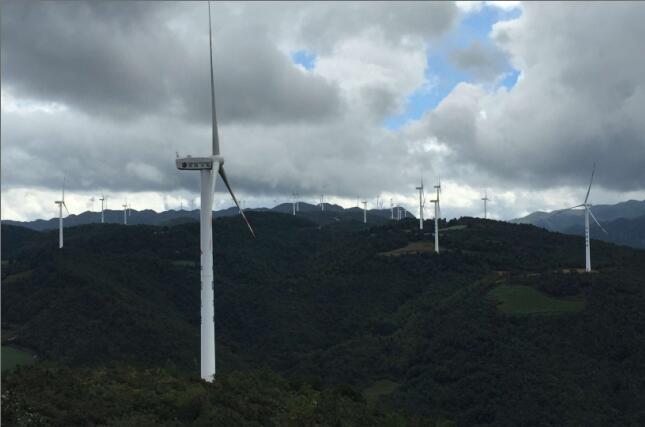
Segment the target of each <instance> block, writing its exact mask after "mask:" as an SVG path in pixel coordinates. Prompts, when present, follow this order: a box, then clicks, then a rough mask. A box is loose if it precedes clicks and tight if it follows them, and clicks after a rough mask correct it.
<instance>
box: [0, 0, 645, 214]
mask: <svg viewBox="0 0 645 427" xmlns="http://www.w3.org/2000/svg"><path fill="white" fill-rule="evenodd" d="M479 7H480V9H481V8H482V7H484V6H481V5H480V6H479ZM486 7H490V6H486ZM467 13H479V12H478V11H477V10H473V11H470V12H464V11H463V7H462V8H461V10H460V8H458V7H457V6H456V5H455V4H453V3H449V2H432V3H426V2H410V3H400V2H399V3H391V2H387V3H386V2H376V3H374V4H371V3H277V4H273V3H220V2H217V3H214V4H213V29H214V37H213V40H214V65H215V70H214V71H215V79H216V83H215V85H216V97H217V108H218V118H219V121H220V134H221V135H220V137H221V141H222V151H223V154H224V155H225V158H226V162H227V167H228V168H227V169H228V173H229V174H230V175H231V179H232V181H233V184H234V186H235V187H236V189H238V191H240V192H241V193H243V194H245V195H246V197H248V198H249V199H250V200H252V199H255V200H257V201H258V203H260V201H261V200H262V201H265V200H272V199H274V198H276V197H277V198H279V197H285V196H287V195H288V194H290V193H291V192H293V191H297V192H299V193H300V194H303V195H309V196H313V195H315V194H318V193H319V192H320V191H322V189H324V191H325V192H326V193H328V194H333V195H335V196H336V197H338V200H348V201H349V200H354V199H355V197H357V196H359V195H361V196H363V197H367V195H373V196H375V195H376V194H377V193H379V192H383V193H387V194H391V195H392V196H393V197H397V198H398V199H399V200H408V199H409V203H412V204H413V203H414V194H413V188H414V185H415V183H416V181H418V179H419V177H420V176H422V175H425V176H426V179H427V180H430V179H435V178H436V177H437V176H438V175H441V176H442V177H443V179H444V180H446V181H448V182H451V183H452V188H453V195H454V198H453V197H452V196H447V197H446V203H447V204H448V203H451V204H452V205H453V207H454V212H456V213H457V212H458V213H460V214H461V213H463V212H466V211H467V209H471V208H470V206H475V205H472V203H475V202H472V201H470V199H471V198H475V199H476V197H474V192H477V191H483V188H484V187H488V188H492V189H493V191H496V192H497V194H499V195H500V197H499V203H500V210H502V207H503V209H504V210H505V211H506V212H508V213H507V214H505V215H503V216H504V217H509V216H514V214H517V213H519V212H523V211H525V210H527V209H528V208H529V206H533V205H534V202H530V200H531V196H530V195H531V194H536V200H548V194H549V193H548V192H549V191H550V192H551V193H550V194H553V195H554V199H555V201H554V203H559V202H561V201H562V202H564V199H565V198H568V197H570V193H569V192H568V190H567V191H564V190H562V189H571V188H576V187H584V186H586V182H587V180H588V176H589V173H590V168H591V165H592V163H593V162H594V161H597V162H598V163H599V166H598V167H599V172H598V185H599V186H600V187H603V188H604V189H605V190H602V191H613V192H615V193H616V194H623V195H628V194H629V195H634V194H636V195H638V194H641V192H643V194H645V172H644V171H643V170H644V169H645V168H643V165H644V164H645V124H644V121H643V120H642V117H645V77H643V76H645V57H643V55H642V54H641V53H640V51H641V50H642V47H641V46H640V45H639V42H640V40H644V39H645V27H643V26H642V25H641V22H642V19H643V18H645V6H644V5H642V4H640V3H618V4H615V3H612V4H609V3H593V4H586V5H584V6H583V5H578V4H557V3H546V4H532V3H530V4H525V5H523V7H522V14H521V16H520V17H519V18H517V19H514V20H511V21H502V22H499V23H497V24H496V25H495V26H494V28H493V30H492V32H491V34H490V37H491V40H492V43H484V41H477V40H474V41H471V42H470V43H469V44H467V45H466V46H464V47H459V48H455V49H454V51H453V52H452V53H451V54H450V55H449V58H450V60H451V61H453V62H454V63H455V65H457V66H458V67H460V68H462V69H465V70H467V71H469V73H470V75H472V79H470V80H468V81H464V82H462V83H460V84H459V85H457V86H456V87H455V88H454V90H453V91H452V92H451V93H450V94H449V95H448V96H446V98H445V99H444V100H443V101H442V102H441V103H440V104H439V106H438V107H437V108H436V109H434V110H432V111H428V112H426V113H425V114H424V115H423V116H422V117H421V118H420V119H418V120H410V121H409V122H408V124H407V125H406V126H404V127H402V128H401V129H399V130H389V129H387V128H385V127H384V126H383V123H384V121H385V120H386V119H387V118H388V117H390V116H393V115H397V114H401V113H402V112H403V111H404V109H405V106H406V102H408V98H409V97H410V96H411V95H412V94H413V93H415V92H416V91H419V90H421V89H423V88H430V89H429V90H432V89H431V88H432V85H431V82H430V81H429V80H428V79H429V77H428V76H433V78H439V79H441V78H442V76H441V75H439V76H434V75H433V70H432V69H430V68H429V67H428V50H429V48H431V47H436V46H440V45H441V43H443V40H444V39H445V37H447V36H448V35H450V34H451V33H453V32H454V31H457V28H458V22H459V21H460V20H461V19H463V18H464V16H466V15H465V14H467ZM1 20H2V21H1V43H2V46H1V47H2V58H1V59H2V185H3V217H6V215H8V213H7V212H9V213H11V214H12V215H18V216H20V215H22V216H31V215H35V214H32V213H29V214H27V213H26V211H24V212H23V211H21V209H20V208H19V207H16V205H17V204H20V194H24V193H25V192H26V191H32V190H33V191H36V190H37V191H41V192H42V191H52V192H57V191H58V188H59V187H60V182H61V181H62V176H63V174H65V175H66V176H67V177H68V178H67V179H68V183H69V188H70V191H72V192H73V191H76V192H79V193H83V194H87V195H89V194H91V193H93V192H94V193H96V192H100V191H111V192H114V193H116V192H118V193H119V194H126V193H141V194H144V193H145V194H152V193H155V192H156V193H159V194H173V193H177V194H179V193H181V194H188V193H187V192H196V190H197V188H198V184H197V176H195V175H196V174H190V173H179V172H178V171H176V170H175V169H174V164H173V159H174V156H175V152H177V151H178V152H180V154H193V155H204V154H208V152H207V150H208V148H209V143H208V141H209V140H210V126H209V123H210V122H209V121H210V100H209V87H208V84H209V83H208V82H209V75H208V33H207V31H208V27H207V22H208V21H207V9H206V5H205V4H204V3H183V2H179V3H169V2H159V3H156V2H127V3H126V2H99V3H94V2H90V3H81V2H51V3H48V2H38V3H36V2H21V1H6V2H4V3H3V13H2V15H1ZM491 46H492V47H491ZM295 51H306V52H309V53H310V54H311V55H314V56H315V58H316V61H315V66H314V67H313V68H312V69H311V70H307V69H304V68H303V67H302V66H299V65H297V64H294V63H293V61H292V59H291V54H292V53H293V52H295ZM508 61H510V63H511V64H512V66H513V67H514V68H515V69H516V70H518V71H519V72H520V79H519V81H518V83H517V84H516V85H515V86H514V87H513V88H512V89H510V90H507V89H505V88H503V87H499V85H498V82H499V78H500V73H502V72H503V71H504V67H505V64H506V63H507V62H508ZM33 191H32V192H33ZM21 192H22V193H21ZM539 194H543V195H544V196H543V198H542V196H539ZM565 194H566V197H565ZM598 194H605V193H602V192H601V191H600V190H599V192H598ZM606 194H609V193H606ZM84 197H85V196H84ZM186 197H187V196H186ZM150 200H152V199H150ZM5 203H7V204H9V205H12V206H10V207H9V208H10V210H7V209H5V206H4V205H5ZM43 203H45V202H43ZM502 203H503V205H502ZM43 206H47V205H43ZM462 207H463V210H460V209H462ZM536 207H539V206H536ZM30 209H31V208H30ZM443 210H444V211H446V212H449V211H450V208H448V209H443ZM21 212H22V213H21ZM30 212H35V211H34V210H33V209H32V210H30ZM474 213H475V212H473V214H474Z"/></svg>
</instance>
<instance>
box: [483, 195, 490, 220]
mask: <svg viewBox="0 0 645 427" xmlns="http://www.w3.org/2000/svg"><path fill="white" fill-rule="evenodd" d="M482 200H483V201H484V219H486V217H487V216H488V212H487V211H486V202H488V201H489V200H490V199H489V198H488V190H486V191H485V192H484V198H483V199H482Z"/></svg>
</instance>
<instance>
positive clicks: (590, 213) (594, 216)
mask: <svg viewBox="0 0 645 427" xmlns="http://www.w3.org/2000/svg"><path fill="white" fill-rule="evenodd" d="M589 215H591V217H592V218H593V220H594V221H596V224H598V227H600V229H601V230H602V231H604V232H605V234H609V233H608V232H607V230H605V228H604V227H603V226H602V225H600V222H598V219H596V215H594V214H593V212H591V209H589Z"/></svg>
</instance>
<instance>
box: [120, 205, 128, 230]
mask: <svg viewBox="0 0 645 427" xmlns="http://www.w3.org/2000/svg"><path fill="white" fill-rule="evenodd" d="M121 207H122V208H123V225H128V216H127V215H128V202H127V201H126V202H124V203H123V204H122V205H121Z"/></svg>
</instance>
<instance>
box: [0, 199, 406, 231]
mask: <svg viewBox="0 0 645 427" xmlns="http://www.w3.org/2000/svg"><path fill="white" fill-rule="evenodd" d="M299 206H300V207H299V210H298V212H297V215H296V216H298V217H303V218H307V219H309V220H312V221H314V222H316V223H318V224H330V223H333V222H339V221H350V220H353V221H356V222H362V221H363V210H362V209H359V208H348V209H345V208H343V207H342V206H338V205H332V204H329V203H325V210H324V211H322V210H321V209H320V205H318V206H316V205H311V204H309V203H305V202H300V204H299ZM244 211H245V212H247V211H248V212H268V211H270V212H276V213H286V214H292V212H293V206H292V204H291V203H282V204H279V205H277V206H275V207H273V208H271V209H269V208H254V209H245V210H244ZM103 214H104V221H105V223H107V224H123V210H109V209H106V210H105V211H104V213H103ZM237 215H239V211H238V209H237V208H235V207H230V208H227V209H222V210H219V211H213V218H222V217H229V216H237ZM391 215H392V212H391V211H390V209H370V210H368V212H367V217H368V222H369V223H374V224H382V223H384V222H387V220H389V219H390V217H391ZM402 215H405V216H406V217H410V218H414V216H413V215H412V214H411V213H410V212H407V211H406V212H405V214H404V213H403V212H402ZM100 222H101V212H100V211H99V212H90V211H85V212H83V213H81V214H78V215H76V214H71V215H67V216H66V217H65V218H64V221H63V226H64V227H66V228H67V227H75V226H77V225H87V224H98V223H100ZM127 222H128V224H130V225H142V224H143V225H178V224H185V223H189V222H199V210H198V209H194V210H184V209H182V210H168V211H163V212H155V211H153V210H150V209H146V210H143V211H137V210H135V209H131V210H130V211H129V214H128V216H127ZM2 224H4V225H15V226H20V227H25V228H29V229H31V230H36V231H45V230H57V229H58V218H51V219H48V220H43V219H38V220H35V221H25V222H22V221H13V220H2Z"/></svg>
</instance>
